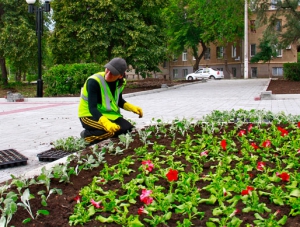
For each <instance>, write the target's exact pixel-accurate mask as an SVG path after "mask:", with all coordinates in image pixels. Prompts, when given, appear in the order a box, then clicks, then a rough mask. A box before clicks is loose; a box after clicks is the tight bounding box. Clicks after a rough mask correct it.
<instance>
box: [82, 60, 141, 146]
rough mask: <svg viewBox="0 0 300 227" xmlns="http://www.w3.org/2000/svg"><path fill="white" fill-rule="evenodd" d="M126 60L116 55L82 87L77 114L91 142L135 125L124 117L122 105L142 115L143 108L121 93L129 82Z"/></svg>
mask: <svg viewBox="0 0 300 227" xmlns="http://www.w3.org/2000/svg"><path fill="white" fill-rule="evenodd" d="M126 69H127V63H126V61H125V60H124V59H122V58H114V59H112V60H111V61H110V62H108V63H107V64H106V65H105V72H99V73H96V74H94V75H92V76H90V77H89V78H88V79H87V80H86V82H85V83H84V86H83V88H82V90H81V96H80V103H79V108H78V115H79V119H80V122H81V124H82V126H83V128H84V130H83V131H82V132H81V133H80V135H81V137H82V138H84V139H85V141H86V142H88V143H90V144H95V143H97V142H99V141H101V140H104V139H107V138H110V137H118V136H119V135H120V134H124V133H127V132H130V131H131V130H132V128H133V125H132V124H131V123H130V122H129V121H127V120H125V119H124V118H123V116H122V115H121V113H120V108H123V109H125V110H127V111H131V112H133V113H136V114H138V115H139V117H142V116H143V110H142V109H141V108H140V107H138V106H134V105H132V104H130V103H128V102H126V101H125V100H124V99H123V97H122V92H123V90H124V88H125V85H126V79H125V71H126Z"/></svg>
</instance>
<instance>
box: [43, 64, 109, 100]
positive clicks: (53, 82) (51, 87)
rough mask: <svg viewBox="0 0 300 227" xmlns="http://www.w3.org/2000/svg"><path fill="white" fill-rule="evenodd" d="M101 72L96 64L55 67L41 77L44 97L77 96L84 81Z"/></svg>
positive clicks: (100, 68) (101, 68)
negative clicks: (43, 85) (43, 84)
mask: <svg viewBox="0 0 300 227" xmlns="http://www.w3.org/2000/svg"><path fill="white" fill-rule="evenodd" d="M102 70H104V68H103V67H101V66H100V65H99V64H96V63H85V64H66V65H56V66H54V67H52V68H51V69H50V70H48V71H47V72H46V73H45V75H44V77H43V78H44V83H45V95H46V96H58V95H67V94H79V93H80V89H81V87H82V86H83V84H84V82H85V80H86V79H87V78H88V77H89V76H91V75H93V74H94V73H97V72H99V71H102Z"/></svg>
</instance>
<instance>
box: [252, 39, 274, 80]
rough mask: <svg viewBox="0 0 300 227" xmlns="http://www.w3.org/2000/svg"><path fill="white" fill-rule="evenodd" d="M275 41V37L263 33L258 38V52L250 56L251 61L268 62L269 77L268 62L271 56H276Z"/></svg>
mask: <svg viewBox="0 0 300 227" xmlns="http://www.w3.org/2000/svg"><path fill="white" fill-rule="evenodd" d="M276 43H277V39H276V38H274V37H272V36H271V35H264V37H263V39H261V40H260V43H259V46H258V47H259V49H260V52H258V53H257V54H255V55H254V56H253V57H251V60H250V62H251V63H257V62H259V61H262V62H263V63H266V62H268V74H269V77H271V73H270V62H271V60H272V58H274V57H276V56H277V51H276Z"/></svg>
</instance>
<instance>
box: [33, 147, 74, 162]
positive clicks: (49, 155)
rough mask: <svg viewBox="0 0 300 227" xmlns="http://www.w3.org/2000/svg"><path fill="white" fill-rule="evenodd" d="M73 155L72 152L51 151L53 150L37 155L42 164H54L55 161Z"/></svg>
mask: <svg viewBox="0 0 300 227" xmlns="http://www.w3.org/2000/svg"><path fill="white" fill-rule="evenodd" d="M71 153H72V152H68V151H63V150H55V149H51V150H48V151H44V152H42V153H39V154H37V157H38V158H39V161H40V162H53V161H55V160H58V159H60V158H63V157H65V156H67V155H69V154H71Z"/></svg>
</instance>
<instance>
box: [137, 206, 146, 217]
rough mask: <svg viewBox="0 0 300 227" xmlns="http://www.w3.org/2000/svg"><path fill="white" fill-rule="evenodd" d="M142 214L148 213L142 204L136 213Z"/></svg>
mask: <svg viewBox="0 0 300 227" xmlns="http://www.w3.org/2000/svg"><path fill="white" fill-rule="evenodd" d="M142 214H148V211H146V210H145V208H144V207H143V206H142V207H140V208H139V209H138V215H142Z"/></svg>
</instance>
